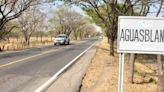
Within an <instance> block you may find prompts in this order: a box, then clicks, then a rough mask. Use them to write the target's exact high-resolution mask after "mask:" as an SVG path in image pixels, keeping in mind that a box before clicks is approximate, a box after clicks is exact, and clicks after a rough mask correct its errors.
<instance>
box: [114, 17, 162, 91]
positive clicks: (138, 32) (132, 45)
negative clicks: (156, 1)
mask: <svg viewBox="0 0 164 92" xmlns="http://www.w3.org/2000/svg"><path fill="white" fill-rule="evenodd" d="M117 40H118V41H117V42H118V44H117V52H118V53H119V54H120V55H119V81H118V92H123V76H124V74H123V73H124V72H123V71H124V54H125V53H139V54H163V53H164V18H162V17H161V18H159V17H136V16H119V18H118V38H117Z"/></svg>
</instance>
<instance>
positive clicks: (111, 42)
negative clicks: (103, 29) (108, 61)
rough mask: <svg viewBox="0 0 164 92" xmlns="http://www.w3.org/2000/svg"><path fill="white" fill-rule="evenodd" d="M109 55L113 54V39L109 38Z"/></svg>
mask: <svg viewBox="0 0 164 92" xmlns="http://www.w3.org/2000/svg"><path fill="white" fill-rule="evenodd" d="M110 55H112V56H114V39H110Z"/></svg>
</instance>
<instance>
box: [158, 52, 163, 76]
mask: <svg viewBox="0 0 164 92" xmlns="http://www.w3.org/2000/svg"><path fill="white" fill-rule="evenodd" d="M157 64H158V75H159V76H160V75H162V74H163V64H162V60H161V55H157Z"/></svg>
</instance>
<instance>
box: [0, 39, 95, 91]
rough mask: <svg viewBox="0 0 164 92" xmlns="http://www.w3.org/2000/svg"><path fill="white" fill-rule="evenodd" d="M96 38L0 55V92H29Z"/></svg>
mask: <svg viewBox="0 0 164 92" xmlns="http://www.w3.org/2000/svg"><path fill="white" fill-rule="evenodd" d="M95 41H97V39H88V40H85V41H80V42H75V43H72V44H71V45H68V46H46V47H39V48H31V49H26V50H23V51H17V52H11V53H5V54H0V92H32V91H34V90H35V89H36V88H37V87H39V86H40V85H41V84H42V83H44V82H45V81H46V80H48V79H49V78H50V77H52V76H53V74H54V73H56V72H57V71H59V70H60V69H61V68H62V67H63V66H64V65H66V64H67V63H68V62H69V61H71V60H72V59H73V58H75V57H76V56H77V55H78V54H80V53H81V52H82V51H84V50H85V49H86V48H88V47H89V46H90V45H91V44H93V43H94V42H95Z"/></svg>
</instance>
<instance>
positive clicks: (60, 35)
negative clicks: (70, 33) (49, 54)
mask: <svg viewBox="0 0 164 92" xmlns="http://www.w3.org/2000/svg"><path fill="white" fill-rule="evenodd" d="M56 38H66V36H61V35H59V36H57V37H56Z"/></svg>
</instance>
